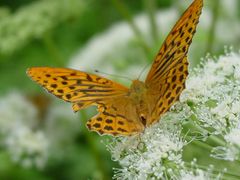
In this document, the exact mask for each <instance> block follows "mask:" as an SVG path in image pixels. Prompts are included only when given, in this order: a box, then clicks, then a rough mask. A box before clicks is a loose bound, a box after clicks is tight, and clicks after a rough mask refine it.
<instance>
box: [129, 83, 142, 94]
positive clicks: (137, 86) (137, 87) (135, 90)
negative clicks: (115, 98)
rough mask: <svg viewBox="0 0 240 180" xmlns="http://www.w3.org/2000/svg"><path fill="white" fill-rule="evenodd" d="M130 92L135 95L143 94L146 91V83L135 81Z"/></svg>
mask: <svg viewBox="0 0 240 180" xmlns="http://www.w3.org/2000/svg"><path fill="white" fill-rule="evenodd" d="M130 90H131V92H133V93H137V94H142V93H144V92H145V90H146V86H145V83H144V82H142V81H139V80H133V82H132V85H131V87H130Z"/></svg>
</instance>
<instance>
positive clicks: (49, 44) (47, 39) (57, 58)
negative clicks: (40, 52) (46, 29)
mask: <svg viewBox="0 0 240 180" xmlns="http://www.w3.org/2000/svg"><path fill="white" fill-rule="evenodd" d="M43 42H44V45H45V47H46V48H47V50H48V52H49V54H50V55H51V56H52V59H53V60H54V62H55V64H56V65H57V66H63V65H64V64H63V63H62V62H64V61H63V60H62V56H61V55H60V52H59V51H58V48H57V47H56V45H55V43H54V41H53V39H52V38H51V36H50V34H49V33H45V34H44V36H43Z"/></svg>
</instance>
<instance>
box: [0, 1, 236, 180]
mask: <svg viewBox="0 0 240 180" xmlns="http://www.w3.org/2000/svg"><path fill="white" fill-rule="evenodd" d="M190 3H191V1H190V0H187V1H186V0H142V1H136V0H135V1H127V0H101V1H99V0H88V1H87V2H86V1H83V0H11V1H9V0H1V1H0V138H1V141H0V142H1V143H0V145H1V146H0V148H1V151H0V179H111V177H112V175H113V169H112V168H113V167H115V168H117V167H118V164H117V163H116V162H114V161H113V160H112V159H111V156H110V154H109V152H108V151H107V149H106V146H105V144H106V143H107V141H108V138H107V137H100V136H99V135H97V134H96V133H94V132H88V130H87V129H86V128H85V122H86V120H87V119H89V118H90V117H92V116H93V115H94V114H96V110H95V109H94V108H90V109H88V110H86V111H82V112H78V113H76V114H74V113H73V112H72V111H71V105H70V104H68V103H65V102H63V101H61V100H57V99H56V98H54V97H52V96H51V95H49V94H47V93H46V92H45V91H44V90H43V89H42V88H40V87H39V86H37V85H36V84H35V83H33V82H32V81H31V80H30V79H29V78H28V77H27V76H26V73H25V72H26V69H27V68H28V67H32V66H51V67H73V68H75V69H80V70H83V71H87V72H93V70H94V69H98V70H100V71H102V72H105V73H112V74H117V75H123V76H127V77H130V78H131V79H135V78H137V77H138V75H139V73H140V72H141V70H142V69H143V68H144V67H145V66H146V65H147V64H150V63H151V62H152V61H153V59H154V56H155V54H156V53H157V50H158V49H159V48H160V45H161V43H162V41H163V40H164V39H165V37H166V35H167V33H168V32H169V31H170V29H171V28H172V26H173V25H174V23H175V22H176V20H177V19H178V18H179V17H180V15H181V13H182V12H183V11H184V10H185V9H186V8H187V6H188V5H189V4H190ZM239 9H240V1H239V0H213V1H207V2H205V6H204V10H203V14H202V16H201V20H200V25H199V27H198V30H197V33H196V36H195V37H194V39H193V43H192V46H191V48H190V52H189V61H190V62H191V68H192V67H194V66H196V65H198V64H199V62H200V59H201V57H205V56H206V55H207V54H208V53H210V54H211V55H214V56H215V55H216V56H217V55H220V54H223V53H224V51H229V50H232V49H233V50H235V51H238V50H239V48H240V43H239V42H240V30H239V29H240V12H239ZM108 78H112V79H114V80H117V81H120V82H122V83H124V84H126V85H128V84H129V82H128V81H127V80H125V79H120V78H117V77H110V76H109V77H108Z"/></svg>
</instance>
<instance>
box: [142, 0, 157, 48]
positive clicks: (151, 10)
mask: <svg viewBox="0 0 240 180" xmlns="http://www.w3.org/2000/svg"><path fill="white" fill-rule="evenodd" d="M143 4H144V7H145V9H146V11H147V13H148V17H149V22H150V27H151V35H152V39H153V41H154V43H155V44H157V43H158V39H159V37H158V29H157V24H156V19H155V12H156V9H155V7H156V0H143Z"/></svg>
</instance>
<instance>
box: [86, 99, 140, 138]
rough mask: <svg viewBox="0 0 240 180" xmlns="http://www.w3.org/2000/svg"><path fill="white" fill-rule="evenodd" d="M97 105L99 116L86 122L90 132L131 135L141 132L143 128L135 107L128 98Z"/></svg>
mask: <svg viewBox="0 0 240 180" xmlns="http://www.w3.org/2000/svg"><path fill="white" fill-rule="evenodd" d="M97 103H98V111H99V114H97V115H96V116H94V117H93V118H91V119H90V120H89V121H88V122H87V127H88V128H89V129H90V130H93V131H96V132H98V133H99V134H111V135H114V136H116V135H133V134H136V133H139V132H142V131H143V129H144V126H143V125H142V124H141V123H140V121H139V119H138V114H137V112H136V107H135V105H134V104H133V103H132V101H131V99H130V98H129V97H128V96H123V97H121V98H113V99H112V100H107V102H106V103H105V104H103V103H101V102H97Z"/></svg>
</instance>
